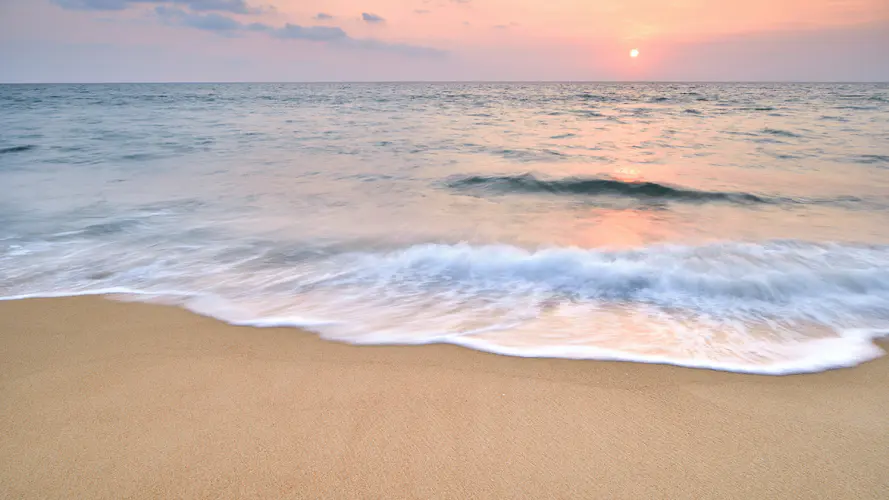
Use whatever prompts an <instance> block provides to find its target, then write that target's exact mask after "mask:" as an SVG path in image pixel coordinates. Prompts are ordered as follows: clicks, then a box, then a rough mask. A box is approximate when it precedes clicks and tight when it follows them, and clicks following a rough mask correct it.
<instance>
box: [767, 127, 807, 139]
mask: <svg viewBox="0 0 889 500" xmlns="http://www.w3.org/2000/svg"><path fill="white" fill-rule="evenodd" d="M761 132H762V133H763V134H768V135H776V136H779V137H802V136H801V135H799V134H795V133H793V132H791V131H789V130H781V129H775V128H764V129H762V131H761Z"/></svg>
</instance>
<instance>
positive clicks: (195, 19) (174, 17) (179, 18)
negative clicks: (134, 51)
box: [154, 5, 263, 34]
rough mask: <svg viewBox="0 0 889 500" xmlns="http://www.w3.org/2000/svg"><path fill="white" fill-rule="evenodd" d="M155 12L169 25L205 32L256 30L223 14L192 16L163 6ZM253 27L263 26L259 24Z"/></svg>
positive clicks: (229, 32)
mask: <svg viewBox="0 0 889 500" xmlns="http://www.w3.org/2000/svg"><path fill="white" fill-rule="evenodd" d="M154 11H155V12H156V13H157V15H158V17H160V18H161V19H162V20H163V21H164V22H166V23H168V24H178V25H182V26H188V27H190V28H196V29H199V30H204V31H216V32H219V33H228V34H233V33H235V32H238V31H240V30H242V29H251V30H254V28H247V27H245V26H244V25H242V24H241V23H239V22H238V21H235V20H234V19H232V18H230V17H226V16H223V15H222V14H215V13H210V14H192V13H190V12H186V11H184V10H182V9H177V8H171V7H165V6H163V5H158V6H157V7H156V8H155V9H154ZM251 26H263V25H261V24H258V23H257V24H254V25H251Z"/></svg>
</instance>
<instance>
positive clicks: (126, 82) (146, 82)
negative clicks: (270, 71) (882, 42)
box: [0, 80, 889, 85]
mask: <svg viewBox="0 0 889 500" xmlns="http://www.w3.org/2000/svg"><path fill="white" fill-rule="evenodd" d="M442 83H494V84H541V83H566V84H579V83H609V84H615V83H620V84H632V83H636V84H638V83H642V84H652V83H654V84H661V83H667V84H669V83H673V84H677V83H681V84H826V85H837V84H889V80H871V81H868V80H288V81H274V80H268V81H261V80H257V81H235V80H231V81H212V80H174V81H162V80H144V81H139V80H117V81H71V82H65V81H22V82H14V81H13V82H9V81H5V82H4V81H0V85H177V84H179V85H274V84H277V85H282V84H442Z"/></svg>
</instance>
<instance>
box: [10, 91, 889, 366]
mask: <svg viewBox="0 0 889 500" xmlns="http://www.w3.org/2000/svg"><path fill="white" fill-rule="evenodd" d="M0 110H2V111H0V296H2V297H3V298H5V299H8V300H12V299H19V298H26V297H57V296H72V295H84V294H103V295H108V294H110V295H112V296H113V297H115V298H118V299H122V300H144V301H151V302H161V303H165V304H171V305H177V306H181V307H185V308H188V309H190V310H192V311H194V312H196V313H199V314H203V315H208V316H212V317H214V318H218V319H220V320H222V321H225V322H228V323H231V324H235V325H250V326H255V327H270V326H285V327H299V328H303V329H307V330H310V331H313V332H316V333H317V334H319V335H321V336H322V337H324V338H327V339H331V340H336V341H342V342H349V343H354V344H426V343H440V342H446V343H453V344H459V345H462V346H466V347H469V348H473V349H479V350H484V351H490V352H494V353H500V354H506V355H515V356H532V357H561V358H579V359H589V360H623V361H636V362H653V363H668V364H675V365H681V366H689V367H701V368H711V369H718V370H728V371H737V372H747V373H759V374H788V373H804V372H813V371H821V370H826V369H831V368H837V367H844V366H853V365H856V364H858V363H861V362H863V361H866V360H869V359H872V358H875V357H877V356H880V355H881V354H882V350H881V349H879V348H878V347H877V346H876V345H874V344H873V343H872V340H873V339H874V338H875V337H878V336H881V335H886V334H887V333H889V84H694V83H689V84H666V83H664V84H654V83H652V84H629V83H628V84H617V83H614V84H611V83H577V84H574V83H539V84H518V83H515V84H493V83H491V84H487V83H440V84H433V83H428V84H427V83H414V84H409V83H404V84H394V83H393V84H382V83H381V84H333V83H331V84H120V85H0ZM294 334H297V333H296V331H295V332H294ZM591 362H592V361H591Z"/></svg>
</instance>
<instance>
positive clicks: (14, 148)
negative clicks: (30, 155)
mask: <svg viewBox="0 0 889 500" xmlns="http://www.w3.org/2000/svg"><path fill="white" fill-rule="evenodd" d="M32 149H37V146H34V145H33V144H25V145H23V146H11V147H8V148H0V154H7V153H24V152H25V151H30V150H32Z"/></svg>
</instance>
